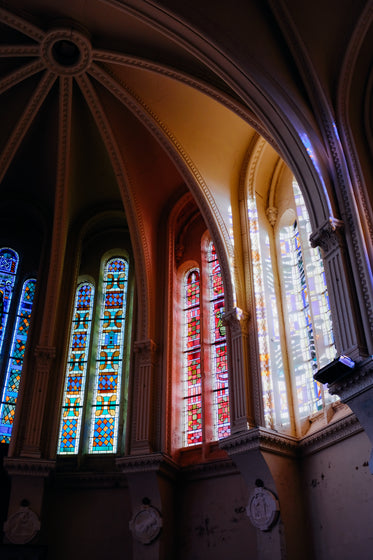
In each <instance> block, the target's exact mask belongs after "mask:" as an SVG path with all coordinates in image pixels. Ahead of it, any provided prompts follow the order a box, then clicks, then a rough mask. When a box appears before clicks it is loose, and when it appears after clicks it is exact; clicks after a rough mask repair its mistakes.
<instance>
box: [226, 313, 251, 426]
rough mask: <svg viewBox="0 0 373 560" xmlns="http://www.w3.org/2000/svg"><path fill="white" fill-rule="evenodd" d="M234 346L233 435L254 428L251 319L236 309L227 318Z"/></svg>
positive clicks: (232, 369)
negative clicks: (249, 327)
mask: <svg viewBox="0 0 373 560" xmlns="http://www.w3.org/2000/svg"><path fill="white" fill-rule="evenodd" d="M224 323H225V324H226V326H227V328H228V341H229V344H230V353H229V361H230V365H229V371H230V380H229V381H230V391H229V394H230V416H231V433H232V434H234V433H237V432H242V431H246V430H247V429H248V427H249V426H250V425H254V424H255V422H254V410H253V403H252V391H251V390H250V389H251V387H250V378H249V375H248V372H249V371H250V365H249V340H248V339H249V335H248V315H247V313H244V312H243V311H242V310H241V309H239V308H235V309H233V310H232V311H230V312H228V313H226V314H225V316H224Z"/></svg>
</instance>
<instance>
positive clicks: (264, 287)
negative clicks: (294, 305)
mask: <svg viewBox="0 0 373 560" xmlns="http://www.w3.org/2000/svg"><path fill="white" fill-rule="evenodd" d="M248 212H249V224H250V242H251V257H252V267H253V276H254V293H255V303H256V320H257V329H258V342H259V360H260V371H261V378H262V388H263V405H264V419H265V424H266V426H268V427H271V428H274V427H275V426H279V425H283V426H288V425H289V424H290V416H289V407H288V399H287V392H286V382H285V373H284V364H283V359H282V352H281V343H280V332H279V318H278V305H277V300H276V294H275V288H274V274H273V269H272V262H271V255H270V246H269V237H268V234H267V233H266V232H261V231H260V228H259V220H258V212H257V208H256V202H255V199H254V198H250V199H249V200H248ZM261 233H262V236H261V235H260V234H261Z"/></svg>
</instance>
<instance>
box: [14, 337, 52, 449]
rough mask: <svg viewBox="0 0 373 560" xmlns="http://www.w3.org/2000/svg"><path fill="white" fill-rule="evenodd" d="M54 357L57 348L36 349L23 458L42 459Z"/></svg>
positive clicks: (38, 347)
mask: <svg viewBox="0 0 373 560" xmlns="http://www.w3.org/2000/svg"><path fill="white" fill-rule="evenodd" d="M54 357H55V348H53V347H49V346H37V347H36V350H35V370H34V375H33V377H34V382H33V387H32V395H31V406H30V410H29V416H28V421H27V425H26V430H25V438H24V442H23V445H22V449H21V456H22V457H35V458H40V457H41V456H42V443H41V435H42V425H43V418H44V411H45V403H46V398H47V391H48V381H49V376H50V371H51V368H52V364H53V361H54Z"/></svg>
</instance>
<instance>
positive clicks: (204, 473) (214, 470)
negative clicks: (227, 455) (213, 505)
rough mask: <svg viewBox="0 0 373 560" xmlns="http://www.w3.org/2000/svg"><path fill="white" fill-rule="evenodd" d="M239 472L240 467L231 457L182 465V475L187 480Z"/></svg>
mask: <svg viewBox="0 0 373 560" xmlns="http://www.w3.org/2000/svg"><path fill="white" fill-rule="evenodd" d="M236 474H239V470H238V468H237V467H236V466H235V464H234V462H233V461H232V460H231V459H224V460H211V461H207V462H205V463H198V464H197V465H192V466H188V467H182V468H181V470H180V476H181V477H182V478H183V480H186V481H191V480H193V481H195V480H203V479H206V478H215V477H221V476H230V475H236Z"/></svg>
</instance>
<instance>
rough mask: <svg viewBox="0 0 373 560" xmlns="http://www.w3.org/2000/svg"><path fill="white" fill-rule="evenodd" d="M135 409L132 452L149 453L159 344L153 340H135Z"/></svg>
mask: <svg viewBox="0 0 373 560" xmlns="http://www.w3.org/2000/svg"><path fill="white" fill-rule="evenodd" d="M134 349H135V353H136V360H135V372H134V379H135V380H136V381H135V410H134V418H135V421H134V426H133V431H132V442H131V454H132V455H141V454H143V453H149V452H151V451H152V447H153V432H154V418H153V416H154V413H153V398H152V392H153V380H154V369H155V364H156V355H157V345H156V344H155V343H154V342H153V341H152V340H150V339H149V340H142V341H138V342H135V344H134Z"/></svg>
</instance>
